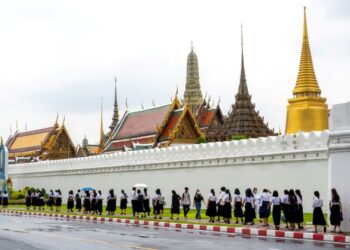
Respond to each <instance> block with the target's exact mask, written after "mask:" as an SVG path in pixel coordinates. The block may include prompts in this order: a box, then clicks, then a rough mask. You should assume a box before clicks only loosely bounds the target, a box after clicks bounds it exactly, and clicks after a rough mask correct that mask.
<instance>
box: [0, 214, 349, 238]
mask: <svg viewBox="0 0 350 250" xmlns="http://www.w3.org/2000/svg"><path fill="white" fill-rule="evenodd" d="M0 213H2V214H3V215H10V216H37V217H41V216H42V217H51V218H62V219H67V220H79V221H91V222H110V223H123V224H129V225H144V226H152V227H160V228H175V229H179V230H181V229H184V230H200V231H212V232H220V233H227V234H235V235H243V236H257V237H272V238H279V239H299V240H312V241H322V242H323V241H326V242H333V243H339V244H350V236H348V235H345V234H330V233H326V234H324V233H312V232H309V231H308V230H309V229H306V230H303V231H285V230H273V229H267V228H261V227H259V226H251V227H248V226H242V227H239V226H237V227H234V226H232V225H206V224H188V223H185V222H184V223H178V222H164V221H155V220H142V219H122V218H110V217H103V216H101V217H97V216H89V215H69V214H54V213H46V212H26V211H16V210H6V209H2V210H1V211H0ZM191 222H192V220H191Z"/></svg>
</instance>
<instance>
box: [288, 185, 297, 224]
mask: <svg viewBox="0 0 350 250" xmlns="http://www.w3.org/2000/svg"><path fill="white" fill-rule="evenodd" d="M288 198H289V206H290V207H289V224H290V230H295V223H296V222H297V217H298V203H297V197H296V195H295V193H294V190H293V189H291V190H289V194H288Z"/></svg>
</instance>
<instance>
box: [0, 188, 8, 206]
mask: <svg viewBox="0 0 350 250" xmlns="http://www.w3.org/2000/svg"><path fill="white" fill-rule="evenodd" d="M1 198H2V207H3V208H7V206H8V204H9V194H8V193H7V191H6V190H5V191H4V192H3V194H2V197H1Z"/></svg>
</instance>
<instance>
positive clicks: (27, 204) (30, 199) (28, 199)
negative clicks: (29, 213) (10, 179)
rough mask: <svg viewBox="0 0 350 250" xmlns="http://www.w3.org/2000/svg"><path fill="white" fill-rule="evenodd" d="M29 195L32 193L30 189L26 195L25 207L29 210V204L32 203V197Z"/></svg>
mask: <svg viewBox="0 0 350 250" xmlns="http://www.w3.org/2000/svg"><path fill="white" fill-rule="evenodd" d="M31 195H32V192H31V191H30V190H28V192H27V195H26V208H27V210H29V208H30V206H31V204H32V197H31Z"/></svg>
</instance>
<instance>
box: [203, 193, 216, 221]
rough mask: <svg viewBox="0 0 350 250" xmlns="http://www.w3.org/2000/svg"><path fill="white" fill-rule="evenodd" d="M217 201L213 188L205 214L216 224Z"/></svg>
mask: <svg viewBox="0 0 350 250" xmlns="http://www.w3.org/2000/svg"><path fill="white" fill-rule="evenodd" d="M216 201H217V197H216V195H215V191H214V189H213V188H212V189H211V190H210V194H209V196H208V203H207V211H206V212H205V215H206V216H208V217H209V218H210V220H209V222H214V220H215V216H216V214H217V211H216Z"/></svg>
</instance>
